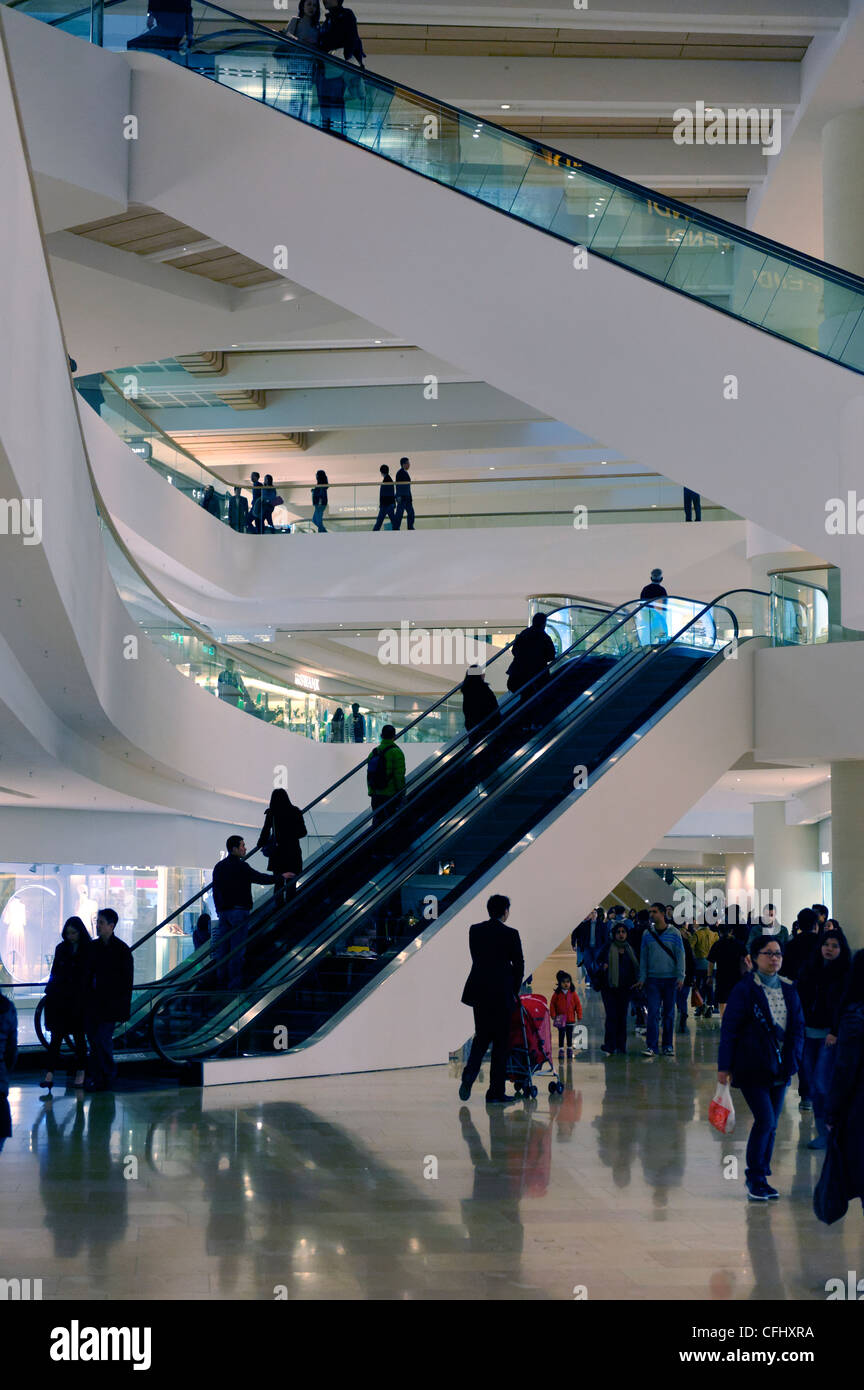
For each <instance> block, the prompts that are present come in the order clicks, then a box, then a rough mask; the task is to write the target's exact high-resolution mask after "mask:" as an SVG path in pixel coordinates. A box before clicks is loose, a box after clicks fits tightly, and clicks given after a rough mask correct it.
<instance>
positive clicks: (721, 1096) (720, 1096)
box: [708, 1081, 735, 1134]
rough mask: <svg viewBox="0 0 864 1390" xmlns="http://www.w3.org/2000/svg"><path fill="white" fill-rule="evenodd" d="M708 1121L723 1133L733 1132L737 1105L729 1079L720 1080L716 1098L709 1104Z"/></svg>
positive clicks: (715, 1094) (715, 1093)
mask: <svg viewBox="0 0 864 1390" xmlns="http://www.w3.org/2000/svg"><path fill="white" fill-rule="evenodd" d="M708 1123H709V1125H713V1127H714V1129H716V1130H719V1132H720V1133H721V1134H731V1133H732V1131H733V1130H734V1128H735V1106H734V1105H733V1103H732V1092H731V1091H730V1089H729V1083H728V1081H726V1082H724V1081H718V1082H717V1090H716V1091H715V1092H714V1099H713V1100H712V1101H711V1104H710V1105H709V1106H708Z"/></svg>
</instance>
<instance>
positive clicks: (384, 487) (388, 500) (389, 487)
mask: <svg viewBox="0 0 864 1390" xmlns="http://www.w3.org/2000/svg"><path fill="white" fill-rule="evenodd" d="M395 502H396V484H395V483H394V481H393V479H392V478H385V479H384V481H383V483H382V484H381V486H380V487H379V489H378V505H379V507H392V506H393V505H394V504H395Z"/></svg>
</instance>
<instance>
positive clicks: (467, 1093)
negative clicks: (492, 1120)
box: [459, 1071, 472, 1100]
mask: <svg viewBox="0 0 864 1390" xmlns="http://www.w3.org/2000/svg"><path fill="white" fill-rule="evenodd" d="M471 1085H472V1083H471V1082H470V1081H466V1080H465V1073H464V1071H463V1073H462V1080H461V1081H460V1083H459V1099H460V1100H470V1099H471Z"/></svg>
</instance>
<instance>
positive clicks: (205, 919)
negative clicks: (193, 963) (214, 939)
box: [192, 912, 210, 951]
mask: <svg viewBox="0 0 864 1390" xmlns="http://www.w3.org/2000/svg"><path fill="white" fill-rule="evenodd" d="M209 940H210V913H209V912H202V913H200V914H199V916H198V921H197V922H196V923H195V929H194V931H193V932H192V945H193V946H194V947H195V950H196V951H197V950H198V948H199V946H203V945H204V944H205V943H206V942H208V941H209Z"/></svg>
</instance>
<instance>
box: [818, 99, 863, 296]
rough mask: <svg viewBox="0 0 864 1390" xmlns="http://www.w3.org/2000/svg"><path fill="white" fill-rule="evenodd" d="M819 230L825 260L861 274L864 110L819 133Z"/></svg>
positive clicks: (845, 117)
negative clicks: (820, 144) (820, 231)
mask: <svg viewBox="0 0 864 1390" xmlns="http://www.w3.org/2000/svg"><path fill="white" fill-rule="evenodd" d="M822 229H823V235H824V244H825V260H826V261H828V262H829V264H830V265H837V266H840V268H841V269H842V270H851V271H854V273H855V274H856V275H864V110H858V111H847V112H845V114H844V115H842V116H837V117H836V118H835V119H834V120H833V121H829V122H828V124H827V125H826V126H825V128H824V130H823V131H822Z"/></svg>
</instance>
